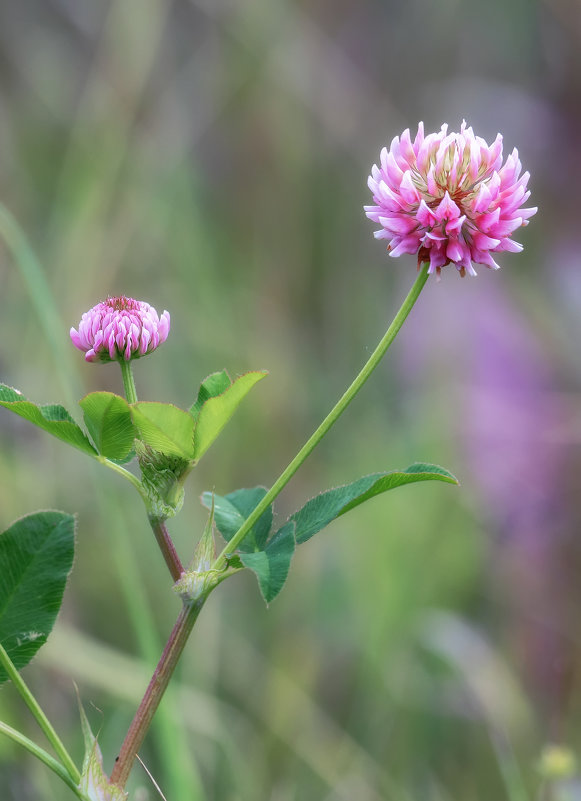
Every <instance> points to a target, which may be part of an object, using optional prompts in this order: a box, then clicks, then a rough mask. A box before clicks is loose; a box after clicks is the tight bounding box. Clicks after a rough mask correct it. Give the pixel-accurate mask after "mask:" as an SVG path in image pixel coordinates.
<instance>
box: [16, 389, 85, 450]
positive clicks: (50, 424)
mask: <svg viewBox="0 0 581 801" xmlns="http://www.w3.org/2000/svg"><path fill="white" fill-rule="evenodd" d="M0 405H1V406H4V407H6V408H7V409H10V411H11V412H14V413H15V414H18V415H20V417H24V419H25V420H28V421H29V422H31V423H34V425H35V426H38V427H39V428H42V429H44V430H45V431H48V433H49V434H52V435H53V436H54V437H57V438H58V439H61V440H62V441H63V442H67V443H68V444H69V445H72V446H73V447H75V448H78V449H79V450H80V451H83V452H84V453H88V454H90V455H91V456H94V455H95V454H96V451H95V449H94V448H93V446H92V445H91V443H90V442H89V440H88V438H87V435H86V434H85V433H84V431H83V430H82V429H81V428H80V427H79V426H78V425H77V424H76V423H75V421H74V420H73V418H72V417H71V416H70V414H69V413H68V412H67V410H66V409H65V408H64V407H63V406H59V405H58V404H46V405H43V406H38V405H37V404H35V403H32V401H29V400H26V398H25V397H24V396H23V395H22V394H21V393H20V392H18V390H16V389H13V388H12V387H7V386H6V385H5V384H0Z"/></svg>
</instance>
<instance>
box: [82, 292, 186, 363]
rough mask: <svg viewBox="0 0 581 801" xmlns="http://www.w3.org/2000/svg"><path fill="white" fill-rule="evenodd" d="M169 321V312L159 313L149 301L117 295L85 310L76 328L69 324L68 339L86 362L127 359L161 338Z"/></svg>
mask: <svg viewBox="0 0 581 801" xmlns="http://www.w3.org/2000/svg"><path fill="white" fill-rule="evenodd" d="M169 323H170V319H169V312H167V311H164V313H163V314H162V315H161V317H159V316H158V314H157V312H156V310H155V309H154V308H153V306H150V305H149V303H145V302H144V301H142V300H134V299H133V298H126V297H125V296H124V295H121V296H119V297H116V298H107V300H105V301H103V303H98V304H97V305H96V306H93V308H92V309H91V310H90V311H88V312H85V314H83V316H82V318H81V322H80V323H79V330H78V331H77V330H76V329H75V328H71V339H72V341H73V344H74V345H75V347H77V348H79V350H82V351H84V352H85V360H86V361H88V362H109V361H129V360H130V359H138V358H139V357H140V356H145V355H146V354H147V353H151V352H152V351H154V350H155V349H156V348H157V347H158V345H161V343H162V342H165V340H166V339H167V335H168V334H169Z"/></svg>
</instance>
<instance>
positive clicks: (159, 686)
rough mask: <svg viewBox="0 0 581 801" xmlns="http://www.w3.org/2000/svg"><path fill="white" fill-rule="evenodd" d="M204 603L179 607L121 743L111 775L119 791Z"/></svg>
mask: <svg viewBox="0 0 581 801" xmlns="http://www.w3.org/2000/svg"><path fill="white" fill-rule="evenodd" d="M205 600H206V596H203V597H201V598H200V599H199V600H198V601H196V602H195V603H193V604H184V606H183V607H182V610H181V612H180V614H179V617H178V619H177V621H176V623H175V626H174V627H173V630H172V632H171V634H170V636H169V639H168V641H167V644H166V646H165V648H164V650H163V654H162V655H161V659H160V660H159V662H158V665H157V667H156V669H155V672H154V674H153V676H152V679H151V681H150V682H149V686H148V688H147V690H146V691H145V695H144V696H143V699H142V701H141V703H140V704H139V708H138V710H137V712H136V713H135V717H134V718H133V721H132V723H131V726H130V727H129V731H128V732H127V735H126V737H125V740H124V741H123V745H122V746H121V750H120V751H119V756H118V757H117V761H116V762H115V767H114V768H113V772H112V773H111V779H110V781H111V784H116V785H117V786H118V787H120V788H122V789H123V788H124V787H125V784H126V782H127V779H128V778H129V774H130V773H131V768H132V767H133V763H134V761H135V758H136V755H137V752H138V751H139V749H140V748H141V745H142V743H143V740H144V739H145V735H146V734H147V731H148V729H149V727H150V725H151V721H152V719H153V716H154V715H155V712H156V710H157V708H158V706H159V704H160V701H161V699H162V697H163V694H164V692H165V691H166V689H167V686H168V684H169V681H170V679H171V677H172V675H173V673H174V671H175V669H176V666H177V663H178V660H179V658H180V656H181V654H182V651H183V650H184V647H185V645H186V642H187V641H188V637H189V636H190V633H191V631H192V628H193V627H194V623H195V622H196V620H197V618H198V615H199V614H200V610H201V608H202V606H203V605H204V601H205Z"/></svg>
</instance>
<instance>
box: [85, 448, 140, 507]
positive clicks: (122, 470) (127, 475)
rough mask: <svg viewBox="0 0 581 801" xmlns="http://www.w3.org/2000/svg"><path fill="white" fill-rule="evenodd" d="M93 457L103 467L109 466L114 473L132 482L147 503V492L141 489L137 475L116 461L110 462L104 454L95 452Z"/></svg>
mask: <svg viewBox="0 0 581 801" xmlns="http://www.w3.org/2000/svg"><path fill="white" fill-rule="evenodd" d="M95 459H96V460H97V461H98V462H99V463H100V464H104V465H105V467H110V468H111V470H114V471H115V472H116V473H119V475H120V476H123V478H126V479H127V481H129V482H131V484H133V486H134V487H135V489H136V490H137V492H138V493H139V494H140V495H141V497H142V498H143V500H144V501H145V502H146V503H147V493H146V492H145V490H144V489H143V484H142V483H141V481H140V480H139V479H138V478H137V476H134V475H133V473H131V472H130V471H129V470H126V469H125V468H124V467H122V466H121V465H120V464H117V462H112V461H111V460H110V459H107V457H106V456H101V455H100V454H97V455H96V456H95Z"/></svg>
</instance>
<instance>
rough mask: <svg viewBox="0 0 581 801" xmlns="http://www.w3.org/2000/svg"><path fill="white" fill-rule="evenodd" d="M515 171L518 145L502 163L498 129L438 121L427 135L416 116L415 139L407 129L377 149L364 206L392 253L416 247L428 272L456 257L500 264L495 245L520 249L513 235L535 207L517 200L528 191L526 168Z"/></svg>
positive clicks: (463, 263) (469, 267)
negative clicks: (479, 132)
mask: <svg viewBox="0 0 581 801" xmlns="http://www.w3.org/2000/svg"><path fill="white" fill-rule="evenodd" d="M520 172H521V163H520V160H519V158H518V151H517V150H516V148H515V149H514V150H513V151H512V153H511V154H510V156H508V158H507V159H506V161H505V162H504V164H503V163H502V136H501V135H500V134H498V135H497V137H496V139H495V140H494V142H493V143H492V144H491V145H488V144H487V143H486V142H485V141H484V139H481V138H480V137H479V136H475V135H474V132H473V131H472V128H469V127H467V126H466V123H465V122H463V123H462V126H461V128H460V133H450V134H449V133H448V126H447V125H442V128H441V130H440V131H439V133H432V134H429V135H428V136H424V126H423V123H421V122H420V124H419V126H418V132H417V134H416V137H415V139H414V141H413V142H412V141H411V138H410V132H409V129H406V130H405V131H404V132H403V133H402V135H401V136H400V137H397V136H396V137H395V138H394V139H393V141H392V143H391V146H390V148H389V150H388V149H387V148H386V147H384V148H383V150H382V151H381V155H380V166H379V167H378V166H377V165H376V164H374V165H373V167H372V170H371V175H370V176H369V180H368V186H369V188H370V190H371V192H372V194H373V201H374V204H375V205H373V206H365V213H366V214H367V216H368V217H369V219H370V220H373V222H376V223H378V224H379V225H380V226H381V228H380V230H379V231H376V232H375V237H376V238H377V239H387V240H389V241H388V250H389V255H390V256H401V254H402V253H411V254H417V257H418V265H420V264H422V263H423V262H428V263H429V268H428V272H429V273H434V272H436V273H437V274H438V275H439V274H440V271H441V269H442V267H445V266H446V265H447V264H454V265H455V266H456V268H457V269H458V271H459V272H460V275H462V276H464V275H465V274H466V272H468V273H470V275H476V270H475V269H474V267H473V262H474V263H475V264H483V265H485V266H486V267H491V268H492V269H494V270H497V269H498V268H499V265H498V264H497V263H496V261H495V260H494V258H493V256H492V253H498V252H500V251H504V250H507V251H510V252H513V253H517V252H519V251H521V250H522V245H520V244H519V243H518V242H515V241H514V240H513V239H511V238H510V236H511V234H512V233H513V231H516V229H517V228H520V227H521V226H523V225H528V220H529V217H532V216H533V214H535V213H536V211H537V209H536V208H520V207H521V205H522V204H523V203H526V201H527V200H528V198H529V196H530V192H529V191H528V190H527V183H528V180H529V177H530V176H529V173H528V172H525V173H523V174H522V175H520ZM519 176H520V177H519Z"/></svg>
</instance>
